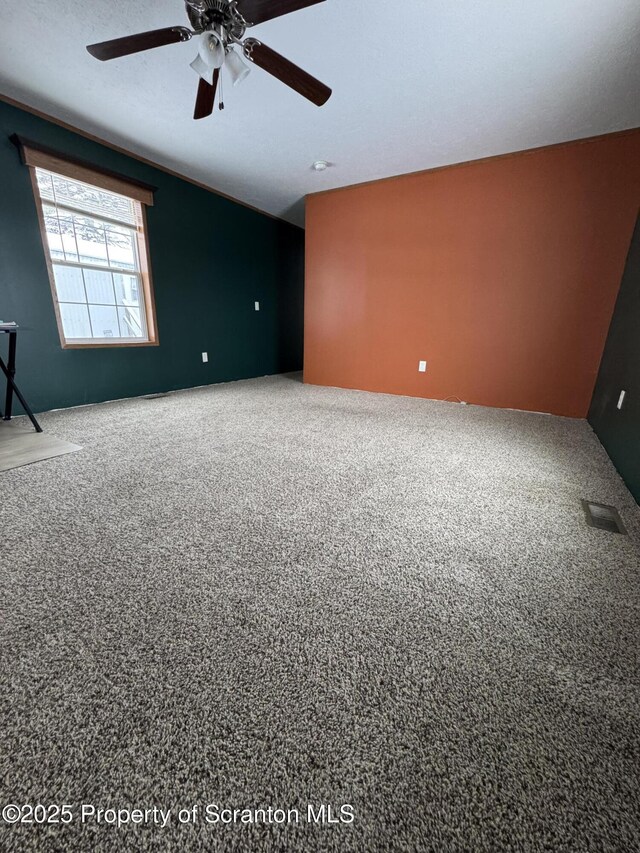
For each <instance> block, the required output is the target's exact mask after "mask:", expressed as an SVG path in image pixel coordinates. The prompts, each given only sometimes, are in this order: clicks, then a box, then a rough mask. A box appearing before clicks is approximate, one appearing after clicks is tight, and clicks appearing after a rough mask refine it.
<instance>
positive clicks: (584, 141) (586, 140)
mask: <svg viewBox="0 0 640 853" xmlns="http://www.w3.org/2000/svg"><path fill="white" fill-rule="evenodd" d="M635 133H640V127H628V128H627V129H626V130H614V131H611V132H610V133H599V134H598V135H597V136H584V137H581V138H579V139H565V140H564V141H563V142H552V143H550V144H549V145H538V146H536V147H535V148H522V149H521V150H519V151H506V152H505V153H504V154H490V155H489V156H488V157H478V158H476V159H475V160H461V161H460V162H459V163H446V164H445V165H444V166H432V167H431V168H430V169H418V170H417V171H415V172H401V173H400V174H399V175H389V176H388V177H386V178H374V179H373V180H371V181H359V182H358V183H355V184H347V185H346V186H344V187H333V188H332V189H328V190H316V191H315V192H312V193H307V194H306V196H305V198H311V197H312V196H316V195H329V194H330V193H339V192H342V190H352V189H357V188H358V187H369V186H371V185H372V184H383V183H386V182H387V181H401V180H402V179H403V178H415V177H418V176H419V175H429V174H431V173H432V172H444V171H445V169H463V168H465V166H479V165H482V164H483V163H492V162H494V161H495V160H505V159H507V158H508V157H523V156H525V155H527V154H538V153H540V152H542V151H549V150H551V149H553V148H567V147H569V146H570V145H592V144H594V143H596V142H604V140H605V139H613V138H615V137H620V136H633V134H635Z"/></svg>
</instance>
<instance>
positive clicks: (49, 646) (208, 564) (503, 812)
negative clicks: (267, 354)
mask: <svg viewBox="0 0 640 853" xmlns="http://www.w3.org/2000/svg"><path fill="white" fill-rule="evenodd" d="M42 425H43V427H44V428H45V429H46V430H47V431H51V432H52V433H54V434H55V435H58V436H61V437H64V438H65V439H67V440H68V441H71V442H76V443H78V444H82V445H83V452H82V453H75V454H72V455H70V456H66V457H62V458H60V459H54V460H52V461H51V462H48V463H46V464H42V465H29V466H27V467H25V468H19V469H17V470H15V471H10V472H8V473H6V474H4V475H2V478H1V479H0V493H1V498H0V513H1V514H2V539H3V542H4V546H5V554H6V555H7V559H6V560H5V562H4V564H3V566H2V567H0V590H1V592H2V594H1V596H0V683H1V684H2V687H1V689H0V731H1V733H2V743H1V745H0V804H1V805H2V806H5V805H11V804H17V805H19V806H22V805H23V804H36V803H41V804H44V805H46V806H49V805H52V804H69V805H70V810H71V814H72V822H71V823H70V824H68V825H64V824H60V823H59V824H51V825H36V824H28V823H17V824H11V825H9V824H8V823H7V822H6V821H5V824H4V825H3V824H2V822H1V821H0V850H2V853H14V851H15V853H18V851H19V853H76V851H77V853H88V851H99V853H133V851H136V853H143V851H144V853H191V851H193V853H200V851H220V853H226V851H229V853H231V851H237V853H244V851H247V853H282V852H283V851H286V853H395V851H397V853H503V851H504V853H507V851H514V853H515V851H517V853H537V851H553V853H582V852H583V851H584V853H586V851H593V853H596V851H597V853H631V851H639V850H640V665H639V662H640V552H639V551H638V547H637V546H638V543H639V542H640V511H639V509H638V507H637V505H636V504H635V502H634V501H633V499H632V498H631V496H630V494H629V492H628V491H627V490H626V489H625V487H624V485H623V484H622V482H621V480H620V478H619V477H618V475H617V474H616V472H615V470H614V468H613V466H612V465H611V462H610V461H609V459H608V458H607V456H606V454H605V452H604V450H603V449H602V447H601V446H600V444H599V443H598V441H597V439H596V437H595V435H594V434H593V432H592V430H591V429H590V427H589V425H588V424H587V423H586V422H585V421H579V420H569V419H566V418H557V417H545V416H542V415H535V414H527V413H525V412H511V411H500V410H496V409H482V408H478V407H475V406H459V405H455V404H453V403H436V402H430V401H428V400H411V399H406V398H401V397H388V396H382V395H377V394H364V393H359V392H357V391H340V390H337V389H332V388H314V387H310V386H306V385H302V384H301V383H299V382H295V381H292V380H291V379H287V378H282V377H281V378H271V379H258V380H252V381H248V382H237V383H232V384H229V385H219V386H215V387H211V388H202V389H197V390H193V391H186V392H181V393H176V394H170V395H169V396H167V397H164V398H160V399H156V400H130V401H124V402H118V403H109V404H105V405H102V406H95V407H87V408H82V409H74V410H69V411H66V412H53V413H51V414H47V415H43V416H42ZM582 498H585V499H587V500H591V501H597V502H600V503H607V504H614V505H615V506H617V508H618V509H619V511H620V515H621V516H622V519H623V521H624V524H625V526H626V528H627V529H628V531H629V536H620V535H616V534H612V533H607V532H604V531H600V530H596V529H594V528H593V527H589V526H588V525H587V523H586V521H585V515H584V511H583V508H582V505H581V502H580V501H581V499H582ZM323 804H324V805H325V806H327V807H328V806H331V810H332V811H331V816H332V818H333V819H336V817H337V819H338V820H340V817H342V818H343V819H346V820H347V821H349V820H350V817H349V816H350V814H351V812H350V811H349V810H346V811H345V812H341V808H342V807H343V806H346V805H351V806H352V807H353V814H354V815H355V819H354V820H353V822H345V823H340V822H339V823H333V822H332V823H329V822H328V817H329V812H328V809H327V808H325V811H324V812H323V813H322V814H324V817H325V819H326V821H327V822H326V823H325V824H324V825H321V823H319V822H318V823H316V822H315V821H314V819H313V818H314V815H316V816H318V815H320V814H321V813H320V809H321V806H322V805H323ZM83 805H84V806H86V807H91V808H85V809H84V811H83ZM309 805H311V806H312V807H313V810H314V811H313V812H312V813H311V814H310V813H309ZM194 807H196V810H195V812H194V811H193V809H194ZM207 807H211V808H210V809H209V819H210V821H211V822H207ZM220 807H225V808H229V809H231V810H232V811H231V812H230V813H229V815H230V818H231V820H232V821H233V820H234V816H233V810H234V809H240V810H242V809H245V808H246V809H248V810H249V811H248V812H247V813H246V814H245V813H244V812H241V814H240V816H239V818H238V819H236V821H235V822H232V823H229V824H227V823H223V822H222V820H218V822H216V820H215V818H216V816H218V815H219V808H220ZM276 808H280V809H283V810H291V809H295V810H296V811H295V813H293V814H291V815H288V818H287V820H288V822H285V823H281V822H279V821H278V816H279V815H278V816H276V815H275V814H273V819H270V814H272V813H273V810H275V809H276ZM92 809H94V811H92ZM154 809H156V810H157V811H155V812H154V811H153V810H154ZM255 809H262V810H263V811H262V812H258V813H257V814H256V813H255V812H254V811H253V810H255ZM269 809H271V810H272V811H271V812H269ZM100 810H102V811H100ZM113 810H115V811H113ZM136 810H137V811H136ZM160 810H162V813H161V812H160ZM185 810H186V811H185ZM20 815H22V816H24V815H25V812H24V811H22V810H21V811H20ZM190 815H193V817H190ZM27 816H28V815H27ZM15 817H16V815H15V811H12V810H9V812H8V818H9V821H11V820H14V819H15ZM185 817H186V818H187V820H186V822H183V819H184V818H185ZM245 818H246V819H247V820H246V821H245ZM136 820H138V821H139V822H136ZM117 821H120V826H118V825H117ZM127 821H128V822H127ZM248 821H250V822H248Z"/></svg>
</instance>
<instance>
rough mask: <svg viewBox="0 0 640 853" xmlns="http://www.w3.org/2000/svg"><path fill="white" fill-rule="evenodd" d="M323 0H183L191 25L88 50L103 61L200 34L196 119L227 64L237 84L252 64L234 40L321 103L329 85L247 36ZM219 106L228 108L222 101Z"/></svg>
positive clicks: (209, 107) (208, 109)
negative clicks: (255, 27) (246, 35)
mask: <svg viewBox="0 0 640 853" xmlns="http://www.w3.org/2000/svg"><path fill="white" fill-rule="evenodd" d="M323 2H324V0H185V6H186V10H187V15H188V16H189V21H190V23H191V27H192V28H191V29H189V28H188V27H165V28H164V29H161V30H151V31H150V32H146V33H138V34H137V35H133V36H125V37H124V38H119V39H113V40H112V41H105V42H100V43H99V44H91V45H89V46H88V47H87V50H88V51H89V53H90V54H91V55H92V56H94V57H95V58H96V59H100V60H101V61H103V62H104V61H106V60H108V59H117V58H118V57H120V56H128V55H130V54H132V53H140V52H141V51H143V50H151V49H152V48H155V47H163V46H164V45H167V44H177V43H179V42H182V41H190V40H191V39H192V38H193V37H194V36H197V37H198V38H199V47H198V56H197V57H196V59H195V60H194V61H193V62H192V63H191V67H192V68H193V69H194V71H196V73H197V74H198V75H199V76H200V84H199V87H198V97H197V100H196V109H195V113H194V118H196V119H201V118H206V117H207V116H210V115H211V113H212V112H213V109H214V106H215V99H216V91H217V89H218V84H219V82H220V71H221V69H222V67H223V66H224V67H226V68H227V70H228V71H229V73H230V75H231V79H232V82H233V85H234V86H235V85H237V84H238V83H240V82H241V81H242V80H244V78H245V77H246V76H247V74H248V73H249V66H247V65H246V64H245V63H244V62H243V61H242V59H241V57H240V56H239V55H238V53H236V51H235V47H236V46H238V47H239V48H240V49H241V50H242V53H243V55H244V56H245V58H246V59H248V60H249V62H252V63H253V64H254V65H258V66H259V67H260V68H263V69H264V70H265V71H267V72H268V73H269V74H272V75H273V76H274V77H277V78H278V80H281V81H282V82H283V83H285V84H286V85H287V86H289V87H290V88H291V89H294V90H295V91H296V92H298V93H299V94H301V95H302V96H303V97H305V98H307V99H308V100H309V101H311V102H312V103H314V104H316V105H317V106H319V107H321V106H322V105H323V104H325V103H326V102H327V101H328V100H329V98H330V97H331V89H330V88H329V87H328V86H325V85H324V83H321V82H320V81H319V80H316V78H315V77H312V76H311V74H308V73H307V72H306V71H303V70H302V68H299V67H298V66H297V65H294V64H293V62H290V61H289V60H288V59H286V58H285V57H284V56H281V55H280V54H279V53H276V51H275V50H272V49H271V48H270V47H267V45H266V44H263V43H262V42H261V41H259V40H258V39H255V38H247V39H245V38H244V36H245V33H246V31H247V29H248V28H249V27H254V26H256V24H262V23H264V22H265V21H270V20H271V19H272V18H278V17H280V16H281V15H288V14H289V13H291V12H297V11H298V10H300V9H305V8H306V7H307V6H314V5H315V4H316V3H323ZM243 39H244V41H243ZM220 108H221V109H223V108H224V105H223V104H222V103H221V104H220Z"/></svg>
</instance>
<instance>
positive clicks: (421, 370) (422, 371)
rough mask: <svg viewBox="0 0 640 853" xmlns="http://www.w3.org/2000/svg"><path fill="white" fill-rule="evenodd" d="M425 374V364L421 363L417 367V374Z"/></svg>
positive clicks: (424, 362)
mask: <svg viewBox="0 0 640 853" xmlns="http://www.w3.org/2000/svg"><path fill="white" fill-rule="evenodd" d="M426 372H427V362H426V361H421V362H420V364H419V365H418V373H426Z"/></svg>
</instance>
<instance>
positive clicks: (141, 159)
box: [0, 92, 300, 228]
mask: <svg viewBox="0 0 640 853" xmlns="http://www.w3.org/2000/svg"><path fill="white" fill-rule="evenodd" d="M0 101H3V102H4V103H5V104H9V106H11V107H16V108H17V109H19V110H24V112H26V113H30V114H31V115H34V116H36V117H37V118H41V119H44V120H45V121H49V122H51V123H52V124H55V125H57V126H58V127H62V128H63V129H64V130H69V131H71V132H72V133H76V134H77V135H78V136H82V137H84V138H85V139H88V140H90V141H91V142H96V143H98V145H104V146H105V147H106V148H110V149H111V150H112V151H115V152H116V153H118V154H123V155H125V156H126V157H131V158H132V159H133V160H137V161H138V162H139V163H143V164H144V165H145V166H151V167H152V168H153V169H158V170H159V171H160V172H164V173H165V174H167V175H171V176H172V177H174V178H180V180H183V181H187V183H189V184H193V186H195V187H199V188H200V189H201V190H206V191H207V192H209V193H212V194H213V195H217V196H219V197H220V198H224V199H226V200H227V201H232V202H233V203H234V204H239V205H241V206H242V207H246V208H247V209H248V210H252V211H253V212H254V213H260V214H261V215H262V216H268V217H269V219H275V220H276V221H277V222H286V223H287V225H293V223H292V222H289V221H288V220H287V219H283V218H282V217H281V216H276V215H275V214H273V213H269V212H268V211H267V210H260V208H259V207H255V206H254V205H252V204H248V203H247V202H246V201H241V200H240V199H239V198H235V197H234V196H232V195H227V193H223V192H222V191H221V190H216V189H214V187H210V186H207V184H203V183H202V182H201V181H196V180H195V178H190V177H188V176H187V175H183V174H182V173H181V172H176V171H175V170H173V169H169V168H168V167H167V166H163V165H161V164H160V163H156V162H155V161H154V160H149V159H148V158H147V157H143V156H142V155H141V154H136V153H135V152H133V151H129V150H128V149H127V148H123V147H122V146H121V145H116V144H115V143H113V142H109V141H108V140H106V139H103V138H102V137H100V136H96V135H95V134H93V133H88V132H87V131H86V130H82V128H80V127H76V126H75V125H73V124H69V122H66V121H63V120H62V119H59V118H56V117H55V116H52V115H50V114H49V113H45V112H43V111H42V110H39V109H36V108H35V107H31V106H29V104H25V103H23V102H22V101H17V100H16V99H15V98H10V97H9V96H8V95H5V94H4V93H3V92H0ZM294 227H295V228H300V226H299V225H294Z"/></svg>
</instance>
